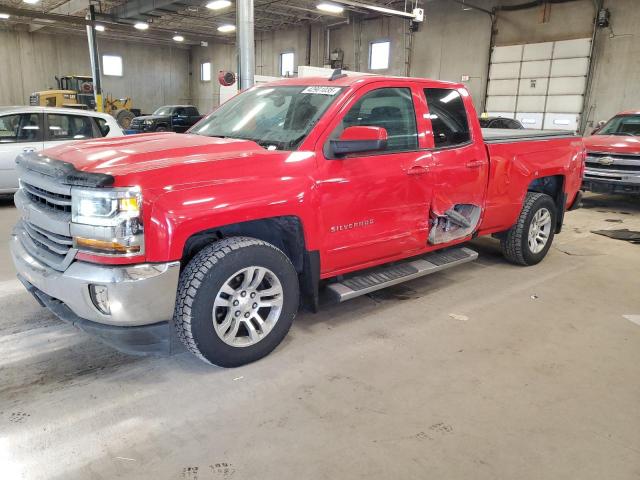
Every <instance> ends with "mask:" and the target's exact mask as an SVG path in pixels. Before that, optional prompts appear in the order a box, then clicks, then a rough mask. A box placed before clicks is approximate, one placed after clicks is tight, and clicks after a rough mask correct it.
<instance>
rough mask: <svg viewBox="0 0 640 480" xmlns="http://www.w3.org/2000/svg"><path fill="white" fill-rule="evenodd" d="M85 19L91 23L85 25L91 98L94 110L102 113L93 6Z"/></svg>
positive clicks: (98, 58)
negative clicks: (94, 106) (92, 97)
mask: <svg viewBox="0 0 640 480" xmlns="http://www.w3.org/2000/svg"><path fill="white" fill-rule="evenodd" d="M86 19H87V20H89V21H90V22H91V23H89V24H87V40H88V42H89V59H90V61H91V76H92V77H93V96H94V98H95V100H96V110H97V111H98V112H102V111H104V105H103V103H102V80H101V78H100V55H98V39H97V38H96V29H95V28H94V26H95V21H96V11H95V7H94V6H93V5H89V13H87V16H86Z"/></svg>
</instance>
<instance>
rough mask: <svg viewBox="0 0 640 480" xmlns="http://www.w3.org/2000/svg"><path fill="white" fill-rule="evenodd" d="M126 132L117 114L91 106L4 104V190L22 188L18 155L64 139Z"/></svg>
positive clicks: (0, 115) (0, 180)
mask: <svg viewBox="0 0 640 480" xmlns="http://www.w3.org/2000/svg"><path fill="white" fill-rule="evenodd" d="M122 135H124V132H123V131H122V128H120V126H119V125H118V123H117V122H116V120H115V118H113V117H112V116H111V115H107V114H105V113H98V112H93V111H90V110H75V109H69V108H53V107H0V194H6V193H13V192H15V191H16V190H17V189H18V174H17V172H16V163H15V160H16V157H17V156H18V155H19V154H20V153H22V152H33V151H40V150H43V149H45V148H49V147H53V146H54V145H58V144H59V143H60V142H75V141H78V140H84V139H88V138H101V137H120V136H122Z"/></svg>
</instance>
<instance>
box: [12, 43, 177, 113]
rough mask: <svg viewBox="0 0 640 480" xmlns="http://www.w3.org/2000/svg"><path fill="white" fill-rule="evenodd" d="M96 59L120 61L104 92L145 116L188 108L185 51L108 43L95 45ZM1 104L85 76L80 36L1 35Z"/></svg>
mask: <svg viewBox="0 0 640 480" xmlns="http://www.w3.org/2000/svg"><path fill="white" fill-rule="evenodd" d="M99 46H100V53H101V54H114V55H119V56H121V57H122V61H123V76H122V77H110V76H103V91H104V93H110V94H112V95H113V96H115V97H124V96H129V97H131V98H132V99H133V103H134V106H135V107H136V108H140V109H142V110H143V111H145V112H148V111H152V110H153V109H155V108H156V107H158V106H161V105H163V104H169V103H187V102H189V101H190V93H189V91H190V90H189V77H188V75H187V72H188V71H189V50H188V49H185V48H176V47H167V46H150V45H140V44H135V43H128V42H120V41H113V40H101V41H100V44H99ZM0 59H2V60H3V63H4V62H6V63H5V64H4V65H3V68H2V69H0V105H25V104H28V102H29V95H30V94H31V93H32V92H34V91H37V90H43V89H45V88H48V87H55V86H56V84H55V79H54V76H56V75H58V76H60V75H64V74H78V75H90V74H91V67H90V65H89V49H88V46H87V41H86V37H84V36H82V35H47V34H42V33H28V32H23V31H9V30H0Z"/></svg>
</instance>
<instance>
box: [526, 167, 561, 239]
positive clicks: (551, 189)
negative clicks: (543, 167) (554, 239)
mask: <svg viewBox="0 0 640 480" xmlns="http://www.w3.org/2000/svg"><path fill="white" fill-rule="evenodd" d="M565 182H566V178H565V176H564V175H548V176H545V177H538V178H535V179H534V180H532V181H531V183H529V186H528V187H527V191H528V192H538V193H544V194H546V195H549V196H550V197H551V198H553V201H554V203H555V204H556V210H557V215H556V225H555V233H560V231H561V230H562V222H563V220H564V212H565V206H566V203H567V194H566V192H565Z"/></svg>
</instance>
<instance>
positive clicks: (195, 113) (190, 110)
mask: <svg viewBox="0 0 640 480" xmlns="http://www.w3.org/2000/svg"><path fill="white" fill-rule="evenodd" d="M187 115H189V116H190V117H197V116H198V111H197V110H196V109H195V108H194V107H187Z"/></svg>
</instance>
